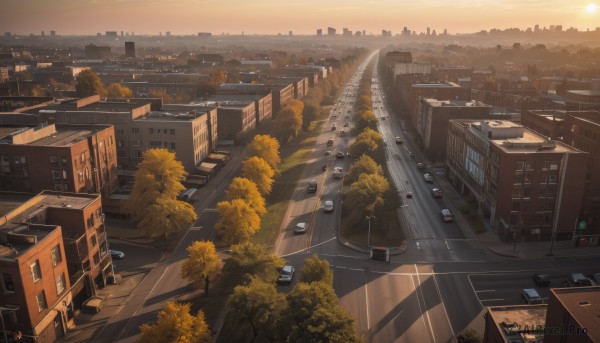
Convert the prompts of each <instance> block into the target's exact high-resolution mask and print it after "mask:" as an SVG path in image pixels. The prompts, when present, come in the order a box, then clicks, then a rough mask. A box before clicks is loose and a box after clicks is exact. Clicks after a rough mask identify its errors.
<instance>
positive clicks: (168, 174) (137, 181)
mask: <svg viewBox="0 0 600 343" xmlns="http://www.w3.org/2000/svg"><path fill="white" fill-rule="evenodd" d="M186 174H187V173H186V172H185V170H184V168H183V165H182V164H181V162H179V161H177V160H176V159H175V154H174V153H172V152H169V151H168V150H166V149H149V150H146V152H145V153H144V159H143V160H142V162H140V163H139V164H138V170H137V171H136V173H135V178H134V182H133V190H132V191H131V193H130V194H129V199H127V203H126V204H125V208H126V210H127V212H128V213H129V214H131V218H132V220H133V221H134V222H136V223H137V227H138V228H139V229H141V230H143V231H144V233H145V235H147V236H148V237H161V236H162V237H168V236H170V235H171V234H173V233H175V232H178V231H180V230H181V229H183V228H185V227H187V226H189V225H190V224H192V223H193V222H194V221H195V220H196V218H197V215H196V212H195V211H194V208H193V207H192V205H190V204H188V203H186V202H183V201H179V200H177V196H178V195H179V193H180V192H181V191H182V190H184V189H185V187H184V186H183V185H182V184H181V181H183V180H184V178H185V176H186Z"/></svg>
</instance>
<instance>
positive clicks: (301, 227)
mask: <svg viewBox="0 0 600 343" xmlns="http://www.w3.org/2000/svg"><path fill="white" fill-rule="evenodd" d="M303 233H306V223H304V222H302V223H297V224H296V226H295V227H294V234H296V235H300V234H303Z"/></svg>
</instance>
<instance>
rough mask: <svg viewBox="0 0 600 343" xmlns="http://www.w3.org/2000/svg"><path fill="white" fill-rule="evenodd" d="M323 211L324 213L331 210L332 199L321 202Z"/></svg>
mask: <svg viewBox="0 0 600 343" xmlns="http://www.w3.org/2000/svg"><path fill="white" fill-rule="evenodd" d="M323 211H324V212H325V213H331V212H333V201H332V200H325V202H324V204H323Z"/></svg>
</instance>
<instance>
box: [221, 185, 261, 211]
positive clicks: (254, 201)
mask: <svg viewBox="0 0 600 343" xmlns="http://www.w3.org/2000/svg"><path fill="white" fill-rule="evenodd" d="M225 193H226V194H227V198H226V199H227V200H228V201H231V200H233V199H242V200H245V201H246V202H247V203H248V205H250V207H252V209H253V210H254V211H256V213H257V214H258V215H259V216H263V215H265V214H266V213H267V209H266V207H265V198H263V197H262V195H261V194H260V192H259V191H258V187H256V184H255V183H254V182H252V181H250V180H248V179H246V178H244V177H236V178H234V179H233V180H232V181H231V184H229V189H228V190H226V191H225Z"/></svg>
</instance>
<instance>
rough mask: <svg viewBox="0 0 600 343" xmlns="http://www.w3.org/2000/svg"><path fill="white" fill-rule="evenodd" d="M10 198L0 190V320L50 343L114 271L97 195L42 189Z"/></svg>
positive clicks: (30, 336) (70, 322)
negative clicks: (21, 197) (0, 311)
mask: <svg viewBox="0 0 600 343" xmlns="http://www.w3.org/2000/svg"><path fill="white" fill-rule="evenodd" d="M11 197H14V196H13V195H12V194H0V200H1V203H2V206H1V207H0V211H1V213H0V214H1V216H0V218H1V219H0V232H2V236H1V237H0V254H2V257H3V258H2V259H0V273H1V274H0V275H1V277H2V283H1V284H0V286H1V287H3V293H2V295H1V296H0V302H1V304H2V307H3V308H4V309H3V312H5V309H9V310H8V311H6V312H8V313H3V320H4V324H5V325H6V328H7V330H20V331H21V332H22V333H23V334H24V336H25V337H28V338H31V339H33V340H35V341H36V342H54V341H55V340H56V339H57V338H58V337H61V336H62V335H64V334H65V333H66V332H67V330H68V328H71V327H73V326H74V323H73V313H74V312H75V311H76V310H78V309H79V308H81V306H82V304H83V302H84V301H85V300H86V299H88V298H89V297H90V296H92V295H94V294H95V293H96V289H97V288H98V287H103V286H104V285H105V284H106V282H107V280H108V278H109V277H112V276H113V275H114V274H113V270H112V260H111V257H110V254H109V253H108V252H109V249H108V243H107V237H106V231H105V228H104V217H103V215H102V210H101V201H100V196H99V195H90V194H75V193H61V192H53V191H45V192H42V193H40V194H38V195H37V196H35V197H33V198H30V199H28V200H20V201H19V200H16V201H15V200H14V199H11ZM9 205H12V206H9ZM9 332H10V331H9Z"/></svg>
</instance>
